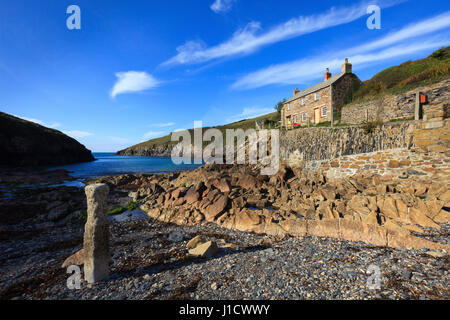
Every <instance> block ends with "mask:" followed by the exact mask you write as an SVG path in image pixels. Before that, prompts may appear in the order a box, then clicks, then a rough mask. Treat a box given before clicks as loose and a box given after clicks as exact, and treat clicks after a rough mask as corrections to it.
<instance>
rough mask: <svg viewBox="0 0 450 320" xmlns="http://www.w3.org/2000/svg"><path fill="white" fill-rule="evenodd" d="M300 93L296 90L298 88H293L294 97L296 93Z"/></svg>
mask: <svg viewBox="0 0 450 320" xmlns="http://www.w3.org/2000/svg"><path fill="white" fill-rule="evenodd" d="M299 92H300V90H298V88H295V90H294V96H295V95H296V94H297V93H299Z"/></svg>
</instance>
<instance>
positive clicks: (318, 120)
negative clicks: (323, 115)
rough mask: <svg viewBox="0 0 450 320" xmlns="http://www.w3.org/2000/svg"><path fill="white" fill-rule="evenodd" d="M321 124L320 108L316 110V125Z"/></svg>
mask: <svg viewBox="0 0 450 320" xmlns="http://www.w3.org/2000/svg"><path fill="white" fill-rule="evenodd" d="M319 122H320V108H317V109H314V123H316V124H317V123H319Z"/></svg>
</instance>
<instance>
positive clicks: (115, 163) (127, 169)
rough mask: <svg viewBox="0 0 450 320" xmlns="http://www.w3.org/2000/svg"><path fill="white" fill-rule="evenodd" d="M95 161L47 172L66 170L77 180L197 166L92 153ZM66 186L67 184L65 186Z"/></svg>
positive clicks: (168, 159) (187, 168)
mask: <svg viewBox="0 0 450 320" xmlns="http://www.w3.org/2000/svg"><path fill="white" fill-rule="evenodd" d="M92 154H93V155H94V157H95V159H96V160H95V161H92V162H82V163H76V164H71V165H64V166H57V167H51V168H48V169H49V170H55V169H66V170H68V171H70V175H71V176H73V177H75V178H77V179H80V178H82V179H85V178H94V177H100V176H108V175H118V174H125V173H168V172H174V171H183V170H192V169H195V168H197V167H199V165H198V164H180V165H176V164H174V163H173V162H172V159H170V158H165V157H135V156H117V155H115V154H114V153H106V152H98V153H92ZM66 185H67V184H66Z"/></svg>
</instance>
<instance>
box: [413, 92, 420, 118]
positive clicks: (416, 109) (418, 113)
mask: <svg viewBox="0 0 450 320" xmlns="http://www.w3.org/2000/svg"><path fill="white" fill-rule="evenodd" d="M420 109H421V106H420V92H417V93H416V105H415V108H414V120H420V118H421V110H420Z"/></svg>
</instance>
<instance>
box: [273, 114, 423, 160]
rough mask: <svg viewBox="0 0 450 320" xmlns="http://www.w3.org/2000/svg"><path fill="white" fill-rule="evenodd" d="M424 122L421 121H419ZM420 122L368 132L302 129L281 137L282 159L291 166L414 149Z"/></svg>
mask: <svg viewBox="0 0 450 320" xmlns="http://www.w3.org/2000/svg"><path fill="white" fill-rule="evenodd" d="M418 122H420V121H418ZM415 127H416V121H404V122H395V123H386V124H384V125H382V126H380V127H376V128H375V129H374V132H373V133H367V132H366V130H365V129H364V128H363V127H361V126H349V127H335V128H331V127H327V128H302V129H297V130H290V131H284V132H283V133H282V134H281V135H280V157H281V159H282V160H285V161H287V162H288V163H289V164H291V165H300V166H303V165H304V163H305V162H306V161H312V160H327V159H334V158H338V157H341V156H345V155H352V154H359V153H367V152H375V151H379V150H386V149H394V148H410V147H411V146H412V145H413V132H414V129H415Z"/></svg>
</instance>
